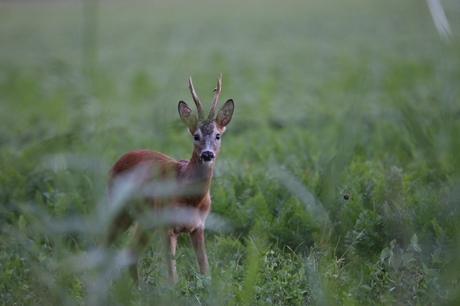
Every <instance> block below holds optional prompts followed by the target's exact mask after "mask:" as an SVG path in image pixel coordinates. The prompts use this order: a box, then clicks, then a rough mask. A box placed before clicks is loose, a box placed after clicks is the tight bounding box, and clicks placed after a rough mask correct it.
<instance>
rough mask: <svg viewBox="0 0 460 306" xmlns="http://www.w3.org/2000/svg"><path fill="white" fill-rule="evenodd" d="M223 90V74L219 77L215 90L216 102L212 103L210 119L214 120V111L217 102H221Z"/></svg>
mask: <svg viewBox="0 0 460 306" xmlns="http://www.w3.org/2000/svg"><path fill="white" fill-rule="evenodd" d="M221 89H222V73H221V74H220V75H219V78H218V79H217V87H216V88H215V89H214V91H215V92H216V94H215V95H214V100H213V101H212V105H211V109H210V110H209V116H208V119H213V118H214V111H215V110H216V106H217V100H219V95H220V91H221Z"/></svg>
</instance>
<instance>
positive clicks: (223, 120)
mask: <svg viewBox="0 0 460 306" xmlns="http://www.w3.org/2000/svg"><path fill="white" fill-rule="evenodd" d="M234 108H235V104H234V103H233V100H232V99H230V100H228V101H227V102H225V104H224V105H223V106H222V107H221V109H220V110H219V113H217V118H216V123H217V125H218V126H220V127H221V128H225V127H226V126H227V124H229V123H230V121H231V120H232V115H233V110H234Z"/></svg>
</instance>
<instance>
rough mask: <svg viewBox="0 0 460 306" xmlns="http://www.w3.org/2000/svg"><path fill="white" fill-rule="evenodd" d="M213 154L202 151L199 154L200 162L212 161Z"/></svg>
mask: <svg viewBox="0 0 460 306" xmlns="http://www.w3.org/2000/svg"><path fill="white" fill-rule="evenodd" d="M214 157H215V156H214V153H213V152H211V151H204V152H203V153H201V161H204V162H210V161H212V160H213V159H214Z"/></svg>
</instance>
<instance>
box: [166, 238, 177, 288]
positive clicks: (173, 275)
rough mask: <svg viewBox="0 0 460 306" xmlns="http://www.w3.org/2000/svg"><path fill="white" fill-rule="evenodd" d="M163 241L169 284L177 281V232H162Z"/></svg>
mask: <svg viewBox="0 0 460 306" xmlns="http://www.w3.org/2000/svg"><path fill="white" fill-rule="evenodd" d="M163 243H164V250H165V258H166V264H167V266H168V281H169V283H170V284H175V283H177V270H176V260H175V259H174V255H175V254H176V245H177V234H174V233H173V232H172V231H166V232H165V233H164V234H163Z"/></svg>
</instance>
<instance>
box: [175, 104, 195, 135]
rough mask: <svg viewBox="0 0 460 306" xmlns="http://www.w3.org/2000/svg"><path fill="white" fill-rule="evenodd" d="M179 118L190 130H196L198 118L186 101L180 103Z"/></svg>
mask: <svg viewBox="0 0 460 306" xmlns="http://www.w3.org/2000/svg"><path fill="white" fill-rule="evenodd" d="M177 108H178V110H179V116H180V119H181V120H182V122H183V123H185V125H186V126H187V127H188V129H189V130H190V131H191V130H195V129H196V124H197V123H198V118H197V116H196V115H195V114H194V113H193V111H192V109H191V108H190V107H189V106H188V105H187V103H185V102H184V101H180V102H179V105H178V107H177Z"/></svg>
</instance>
